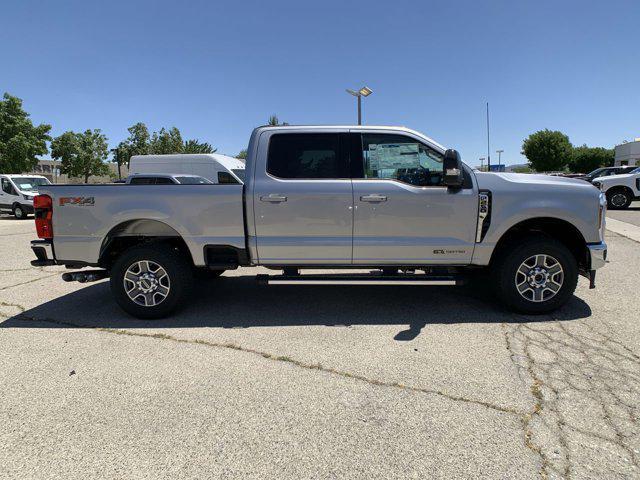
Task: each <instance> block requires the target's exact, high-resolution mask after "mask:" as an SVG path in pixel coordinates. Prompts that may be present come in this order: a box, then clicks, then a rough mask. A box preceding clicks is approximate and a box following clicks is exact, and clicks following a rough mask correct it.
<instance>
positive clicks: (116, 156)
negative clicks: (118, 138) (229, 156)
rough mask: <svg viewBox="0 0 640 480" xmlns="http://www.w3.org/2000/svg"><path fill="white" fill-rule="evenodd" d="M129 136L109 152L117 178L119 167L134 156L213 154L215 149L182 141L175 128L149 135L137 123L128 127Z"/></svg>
mask: <svg viewBox="0 0 640 480" xmlns="http://www.w3.org/2000/svg"><path fill="white" fill-rule="evenodd" d="M127 130H128V132H129V136H128V137H127V138H126V139H125V140H123V141H122V142H120V143H119V144H118V146H117V147H116V148H114V149H112V150H111V153H112V154H113V157H112V161H113V162H115V163H117V164H118V177H120V176H121V173H120V167H121V166H122V165H127V166H128V165H129V163H130V161H131V157H132V156H134V155H165V154H171V153H215V152H216V149H215V148H213V147H212V146H211V144H209V143H207V142H201V141H199V140H196V139H192V140H186V141H184V142H183V141H182V134H181V133H180V130H178V129H177V128H176V127H173V128H171V129H170V130H167V129H165V128H161V129H160V131H158V132H153V134H149V129H148V128H147V126H146V125H145V124H144V123H142V122H138V123H136V124H135V125H133V126H131V127H129V128H128V129H127Z"/></svg>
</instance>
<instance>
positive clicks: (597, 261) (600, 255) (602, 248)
mask: <svg viewBox="0 0 640 480" xmlns="http://www.w3.org/2000/svg"><path fill="white" fill-rule="evenodd" d="M587 248H588V249H589V259H590V269H591V270H597V269H599V268H602V267H604V266H605V264H606V263H607V244H606V243H604V242H600V243H592V244H589V245H587Z"/></svg>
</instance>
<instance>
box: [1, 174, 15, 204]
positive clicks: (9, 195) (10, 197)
mask: <svg viewBox="0 0 640 480" xmlns="http://www.w3.org/2000/svg"><path fill="white" fill-rule="evenodd" d="M19 199H20V197H19V196H18V192H16V189H15V188H13V185H12V184H11V181H10V180H9V179H8V178H6V177H2V179H0V209H2V210H11V209H12V208H13V203H14V202H15V201H17V200H19Z"/></svg>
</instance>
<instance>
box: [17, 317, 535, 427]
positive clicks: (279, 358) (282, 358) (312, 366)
mask: <svg viewBox="0 0 640 480" xmlns="http://www.w3.org/2000/svg"><path fill="white" fill-rule="evenodd" d="M15 318H16V319H21V320H26V321H31V322H46V323H53V324H56V325H61V326H66V327H75V328H86V329H91V330H94V331H98V332H104V333H111V334H116V335H127V336H132V337H142V338H152V339H159V340H169V341H173V342H176V343H184V344H191V345H204V346H207V347H212V348H220V349H227V350H235V351H239V352H243V353H249V354H252V355H257V356H260V357H262V358H265V359H267V360H272V361H276V362H286V363H289V364H291V365H294V366H296V367H299V368H303V369H305V370H315V371H320V372H323V373H328V374H331V375H337V376H339V377H342V378H349V379H352V380H358V381H361V382H365V383H368V384H370V385H375V386H379V387H390V388H398V389H401V390H406V391H411V392H415V393H422V394H428V395H438V396H440V397H443V398H447V399H449V400H452V401H455V402H461V403H467V404H472V405H477V406H481V407H485V408H489V409H491V410H495V411H497V412H500V413H508V414H512V415H518V416H520V417H523V416H524V415H525V414H526V413H525V412H522V411H519V410H518V409H516V408H511V407H504V406H501V405H496V404H493V403H490V402H485V401H483V400H476V399H471V398H466V397H463V396H461V395H454V394H450V393H447V392H444V391H441V390H435V389H429V388H422V387H414V386H411V385H405V384H403V383H399V382H388V381H384V380H378V379H375V378H369V377H366V376H364V375H359V374H356V373H351V372H347V371H344V370H338V369H335V368H332V367H326V366H323V365H322V364H320V363H308V362H304V361H301V360H296V359H294V358H291V357H288V356H286V355H275V354H272V353H268V352H265V351H262V350H257V349H254V348H249V347H243V346H241V345H237V344H235V343H220V342H210V341H208V340H199V339H193V340H192V339H186V338H179V337H175V336H172V335H167V334H164V333H143V332H133V331H131V330H126V329H118V328H105V327H95V326H91V325H82V324H76V323H72V322H66V321H61V320H55V319H50V318H36V317H32V316H29V315H25V314H24V313H21V314H19V315H17V316H16V317H15Z"/></svg>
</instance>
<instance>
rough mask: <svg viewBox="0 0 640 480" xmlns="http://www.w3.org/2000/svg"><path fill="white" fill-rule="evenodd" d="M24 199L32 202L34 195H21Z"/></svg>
mask: <svg viewBox="0 0 640 480" xmlns="http://www.w3.org/2000/svg"><path fill="white" fill-rule="evenodd" d="M22 196H23V197H24V199H25V200H33V197H34V195H25V194H23V195H22Z"/></svg>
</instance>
